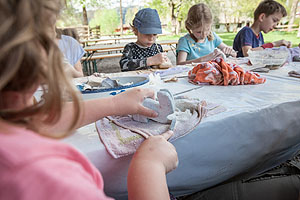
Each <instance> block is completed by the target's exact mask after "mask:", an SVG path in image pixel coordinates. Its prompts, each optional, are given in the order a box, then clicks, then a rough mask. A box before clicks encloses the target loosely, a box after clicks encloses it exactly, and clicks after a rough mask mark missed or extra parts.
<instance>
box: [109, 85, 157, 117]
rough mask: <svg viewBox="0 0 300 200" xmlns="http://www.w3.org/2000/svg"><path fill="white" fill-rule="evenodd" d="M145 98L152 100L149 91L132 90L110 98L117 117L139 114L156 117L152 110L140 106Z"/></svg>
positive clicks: (152, 93)
mask: <svg viewBox="0 0 300 200" xmlns="http://www.w3.org/2000/svg"><path fill="white" fill-rule="evenodd" d="M145 98H152V99H153V98H154V91H153V90H151V89H141V88H134V89H130V90H127V91H125V92H122V93H120V94H117V95H116V96H113V97H112V100H113V104H114V108H115V109H116V112H117V114H118V115H127V114H140V115H144V116H147V117H157V113H156V112H155V111H154V110H151V109H149V108H146V107H144V106H143V105H142V103H143V101H144V99H145Z"/></svg>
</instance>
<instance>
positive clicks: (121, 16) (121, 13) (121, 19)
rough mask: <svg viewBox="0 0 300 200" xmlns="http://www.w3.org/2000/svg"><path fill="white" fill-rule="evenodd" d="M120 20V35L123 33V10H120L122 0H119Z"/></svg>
mask: <svg viewBox="0 0 300 200" xmlns="http://www.w3.org/2000/svg"><path fill="white" fill-rule="evenodd" d="M120 22H121V35H123V12H122V0H120Z"/></svg>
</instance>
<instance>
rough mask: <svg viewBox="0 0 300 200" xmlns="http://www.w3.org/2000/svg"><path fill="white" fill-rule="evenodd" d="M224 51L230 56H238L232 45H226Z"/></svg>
mask: <svg viewBox="0 0 300 200" xmlns="http://www.w3.org/2000/svg"><path fill="white" fill-rule="evenodd" d="M222 51H223V53H224V54H225V55H226V56H227V57H228V56H232V57H236V56H237V53H236V52H235V51H234V50H233V49H232V48H230V47H228V46H225V47H224V48H223V49H222Z"/></svg>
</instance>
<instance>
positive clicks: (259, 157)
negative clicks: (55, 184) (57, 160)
mask: <svg viewBox="0 0 300 200" xmlns="http://www.w3.org/2000/svg"><path fill="white" fill-rule="evenodd" d="M177 67H178V66H177ZM246 69H247V66H246ZM290 70H300V63H291V64H289V65H287V66H283V67H281V68H280V69H278V70H272V71H270V72H269V73H267V74H261V75H263V76H265V77H266V78H267V81H266V83H264V84H260V85H238V86H213V85H204V86H203V87H202V88H200V89H199V90H197V91H195V90H194V91H189V92H186V93H184V95H185V96H188V97H190V98H199V99H201V100H205V101H207V102H212V103H216V104H220V105H222V106H224V107H225V108H226V111H224V112H222V113H218V114H216V115H213V116H211V117H207V118H204V119H203V120H202V121H201V123H200V124H199V125H197V127H196V128H195V129H194V130H192V131H191V132H190V133H189V134H188V135H186V136H184V137H182V138H179V139H177V140H176V141H174V142H172V143H173V145H174V146H175V147H176V149H177V152H178V158H179V166H178V167H177V169H175V170H174V171H172V172H171V173H169V174H168V175H167V182H168V186H169V190H170V192H171V193H172V194H174V195H175V196H180V195H186V194H191V193H193V192H196V191H199V190H203V189H206V188H209V187H211V186H214V185H216V184H219V183H221V182H223V181H226V180H228V179H231V178H233V177H236V176H240V177H247V176H249V175H252V174H255V173H259V172H262V171H264V170H266V169H270V168H272V167H274V166H276V165H278V164H279V163H281V162H284V161H285V160H287V159H289V158H291V156H293V155H294V154H295V153H296V152H297V151H298V150H299V149H300V79H297V78H293V77H289V76H288V74H287V72H288V71H290ZM130 73H131V74H130ZM120 74H125V73H120ZM107 75H108V76H109V74H107ZM112 75H113V74H112ZM126 75H127V76H130V75H138V74H137V72H127V73H126ZM83 79H86V77H83ZM140 87H151V88H154V89H156V90H159V89H161V88H166V89H169V90H170V92H171V93H173V94H174V93H178V92H182V91H188V90H189V89H191V88H195V87H197V86H195V85H193V84H190V83H189V82H188V78H187V77H185V78H180V79H179V81H178V82H171V83H156V85H150V84H149V83H148V84H145V85H143V86H140ZM105 96H109V92H107V93H95V94H83V98H84V99H90V98H99V97H105ZM100 131H101V130H100ZM64 142H66V143H68V144H71V145H73V146H75V147H76V148H77V149H79V150H80V151H81V152H82V153H83V154H85V155H86V156H87V157H88V158H89V159H90V160H91V161H92V162H93V163H94V165H95V166H96V167H97V168H98V169H99V171H100V172H101V174H102V176H103V178H104V182H105V184H104V190H105V193H106V194H108V195H109V196H112V197H114V198H115V199H120V200H122V199H127V198H128V197H127V173H128V166H129V163H130V161H131V159H132V155H129V156H126V157H122V158H119V159H115V158H113V157H112V156H111V155H110V154H109V153H108V152H107V151H106V148H105V146H104V144H103V143H102V141H101V140H100V139H99V136H98V132H97V130H96V127H95V123H92V124H90V125H87V126H85V127H82V128H80V129H78V130H77V131H76V133H75V134H73V135H72V136H70V137H68V138H66V139H64Z"/></svg>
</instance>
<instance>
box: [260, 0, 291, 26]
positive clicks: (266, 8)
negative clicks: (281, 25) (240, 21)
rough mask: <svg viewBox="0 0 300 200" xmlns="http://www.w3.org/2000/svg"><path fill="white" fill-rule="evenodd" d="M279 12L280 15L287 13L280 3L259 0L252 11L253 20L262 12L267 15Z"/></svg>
mask: <svg viewBox="0 0 300 200" xmlns="http://www.w3.org/2000/svg"><path fill="white" fill-rule="evenodd" d="M277 12H279V13H281V14H282V17H285V16H286V15H287V12H286V9H285V8H284V7H283V5H281V4H280V3H278V2H276V1H273V0H264V1H262V2H260V4H259V5H258V7H257V8H256V9H255V11H254V21H255V20H257V19H258V18H259V15H260V14H262V13H264V14H266V16H267V17H268V16H269V15H272V14H274V13H277Z"/></svg>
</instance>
